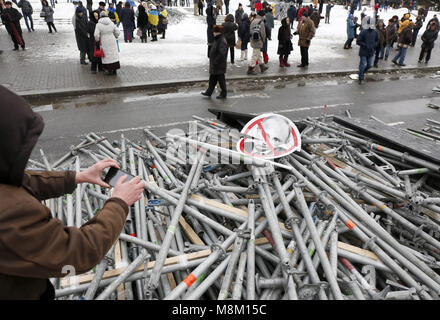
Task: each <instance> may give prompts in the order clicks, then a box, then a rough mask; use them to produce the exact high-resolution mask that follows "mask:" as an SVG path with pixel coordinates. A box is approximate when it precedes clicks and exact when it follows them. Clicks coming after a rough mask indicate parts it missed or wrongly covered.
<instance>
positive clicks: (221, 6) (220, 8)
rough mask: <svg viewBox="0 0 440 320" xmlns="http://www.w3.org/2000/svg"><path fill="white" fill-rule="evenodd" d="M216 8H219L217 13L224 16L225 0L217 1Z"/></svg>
mask: <svg viewBox="0 0 440 320" xmlns="http://www.w3.org/2000/svg"><path fill="white" fill-rule="evenodd" d="M215 6H216V7H217V12H218V13H219V14H221V15H223V0H215Z"/></svg>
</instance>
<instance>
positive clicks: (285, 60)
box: [284, 58, 290, 67]
mask: <svg viewBox="0 0 440 320" xmlns="http://www.w3.org/2000/svg"><path fill="white" fill-rule="evenodd" d="M287 59H288V58H284V66H285V67H290V63H288V62H287Z"/></svg>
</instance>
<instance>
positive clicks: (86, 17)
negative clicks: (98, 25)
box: [75, 1, 88, 23]
mask: <svg viewBox="0 0 440 320" xmlns="http://www.w3.org/2000/svg"><path fill="white" fill-rule="evenodd" d="M77 8H79V9H80V10H81V11H82V12H83V19H84V20H85V21H86V23H87V21H88V14H87V9H86V8H85V7H84V6H83V4H82V2H81V1H78V6H77ZM75 11H76V9H75Z"/></svg>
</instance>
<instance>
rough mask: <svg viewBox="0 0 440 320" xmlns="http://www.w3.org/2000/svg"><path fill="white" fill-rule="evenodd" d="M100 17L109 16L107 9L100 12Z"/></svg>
mask: <svg viewBox="0 0 440 320" xmlns="http://www.w3.org/2000/svg"><path fill="white" fill-rule="evenodd" d="M99 17H100V18H102V17H108V14H107V11H101V13H100V14H99Z"/></svg>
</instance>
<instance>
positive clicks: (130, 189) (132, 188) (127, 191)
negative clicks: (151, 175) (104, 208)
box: [112, 175, 145, 206]
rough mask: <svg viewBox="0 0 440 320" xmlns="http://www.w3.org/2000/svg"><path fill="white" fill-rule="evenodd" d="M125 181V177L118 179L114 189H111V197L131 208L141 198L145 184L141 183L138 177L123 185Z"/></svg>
mask: <svg viewBox="0 0 440 320" xmlns="http://www.w3.org/2000/svg"><path fill="white" fill-rule="evenodd" d="M126 179H127V175H124V176H122V177H120V178H119V179H118V181H117V182H116V184H115V188H114V189H113V192H112V197H115V198H119V199H121V200H123V201H124V202H125V203H126V204H127V205H128V206H131V205H132V204H133V203H135V202H136V201H138V200H139V199H140V198H141V196H142V192H143V191H144V186H145V182H143V181H141V179H140V178H139V177H135V178H133V179H131V180H130V181H128V182H125V183H124V181H125V180H126Z"/></svg>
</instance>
